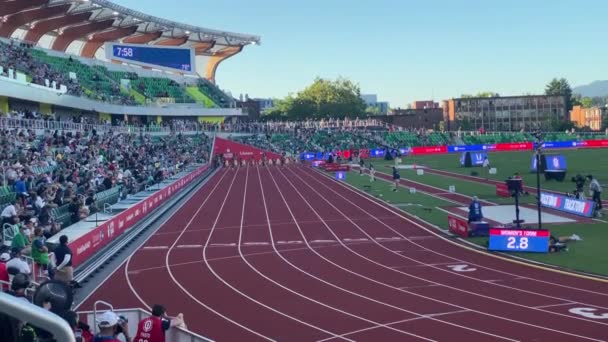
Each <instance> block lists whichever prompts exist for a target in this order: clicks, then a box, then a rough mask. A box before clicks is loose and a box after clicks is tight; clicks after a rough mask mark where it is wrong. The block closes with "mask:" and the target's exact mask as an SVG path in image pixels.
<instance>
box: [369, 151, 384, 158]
mask: <svg viewBox="0 0 608 342" xmlns="http://www.w3.org/2000/svg"><path fill="white" fill-rule="evenodd" d="M370 157H372V158H382V157H384V150H381V149H376V150H371V151H370Z"/></svg>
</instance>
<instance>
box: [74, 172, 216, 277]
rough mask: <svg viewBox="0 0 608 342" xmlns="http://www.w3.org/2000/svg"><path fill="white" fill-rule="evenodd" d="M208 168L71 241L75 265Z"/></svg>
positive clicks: (177, 182) (185, 177)
mask: <svg viewBox="0 0 608 342" xmlns="http://www.w3.org/2000/svg"><path fill="white" fill-rule="evenodd" d="M208 168H209V165H204V166H201V167H199V168H198V169H196V170H195V171H193V172H191V173H190V174H188V175H187V176H184V177H182V178H180V179H178V180H177V181H175V182H174V183H173V184H171V185H169V186H167V187H165V188H164V189H161V190H159V191H157V192H155V193H154V194H153V195H151V196H150V197H148V198H147V199H146V200H144V201H142V202H140V203H138V204H136V205H134V206H133V207H131V208H129V209H127V210H125V211H123V212H122V213H120V214H118V215H116V216H114V217H113V218H112V219H110V220H108V221H106V222H104V223H103V224H100V225H99V226H98V227H97V228H95V229H93V230H91V231H90V232H88V233H87V234H85V235H83V236H81V237H80V238H78V239H77V240H74V241H72V242H70V244H69V246H70V249H71V250H72V264H73V266H74V267H76V266H78V265H80V264H81V263H83V262H84V261H86V260H87V259H89V258H90V257H92V256H93V255H94V254H95V253H97V252H98V251H99V250H101V249H102V248H103V247H105V246H107V245H108V244H109V243H110V242H112V241H113V240H114V238H116V237H118V236H120V235H121V234H122V233H124V232H125V231H126V230H127V229H129V228H131V227H132V226H133V225H134V224H135V223H137V222H139V220H141V219H142V218H143V217H144V216H146V215H147V214H148V213H149V212H152V211H153V210H154V209H156V208H158V206H159V205H161V204H162V203H163V202H165V201H166V200H167V199H169V198H171V197H172V196H173V195H174V194H175V193H176V192H178V191H179V190H181V189H182V188H183V187H185V186H186V185H188V184H190V183H191V182H192V181H193V180H194V179H196V178H198V177H199V176H200V175H201V174H203V172H205V171H206V170H207V169H208Z"/></svg>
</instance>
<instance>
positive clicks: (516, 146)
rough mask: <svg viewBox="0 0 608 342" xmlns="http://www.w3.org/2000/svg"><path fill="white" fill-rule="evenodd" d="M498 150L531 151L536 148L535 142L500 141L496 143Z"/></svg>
mask: <svg viewBox="0 0 608 342" xmlns="http://www.w3.org/2000/svg"><path fill="white" fill-rule="evenodd" d="M494 147H495V148H494V150H496V151H529V150H532V149H534V143H531V142H523V143H499V144H496V145H494Z"/></svg>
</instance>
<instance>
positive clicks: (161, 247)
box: [143, 246, 169, 249]
mask: <svg viewBox="0 0 608 342" xmlns="http://www.w3.org/2000/svg"><path fill="white" fill-rule="evenodd" d="M143 249H169V246H144V248H143Z"/></svg>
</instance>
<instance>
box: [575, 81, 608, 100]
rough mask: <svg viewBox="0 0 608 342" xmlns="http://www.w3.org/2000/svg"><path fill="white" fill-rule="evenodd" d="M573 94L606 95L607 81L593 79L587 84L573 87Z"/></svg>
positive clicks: (607, 90) (607, 92) (607, 94)
mask: <svg viewBox="0 0 608 342" xmlns="http://www.w3.org/2000/svg"><path fill="white" fill-rule="evenodd" d="M572 92H573V93H574V94H581V96H583V97H586V96H588V97H596V96H599V97H604V96H608V81H594V82H591V83H589V84H587V85H582V86H578V87H574V89H572Z"/></svg>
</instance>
